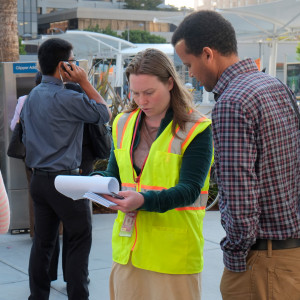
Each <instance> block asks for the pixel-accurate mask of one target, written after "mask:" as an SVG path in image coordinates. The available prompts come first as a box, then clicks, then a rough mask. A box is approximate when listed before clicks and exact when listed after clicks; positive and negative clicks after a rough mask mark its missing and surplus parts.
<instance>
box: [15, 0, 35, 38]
mask: <svg viewBox="0 0 300 300" xmlns="http://www.w3.org/2000/svg"><path fill="white" fill-rule="evenodd" d="M17 18H18V31H19V35H20V36H21V37H22V38H36V37H37V33H38V23H37V0H18V17H17Z"/></svg>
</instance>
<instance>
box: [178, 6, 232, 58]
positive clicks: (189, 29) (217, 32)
mask: <svg viewBox="0 0 300 300" xmlns="http://www.w3.org/2000/svg"><path fill="white" fill-rule="evenodd" d="M181 40H184V41H185V45H186V51H187V53H189V54H193V55H195V56H198V55H200V54H201V53H202V51H203V48H204V47H209V48H211V49H214V50H217V51H218V52H219V53H220V54H222V55H224V56H229V55H231V54H237V41H236V35H235V30H234V28H233V26H232V25H231V23H230V22H229V21H227V20H226V19H225V18H224V17H223V16H222V15H221V14H219V13H217V12H215V11H211V10H201V11H197V12H194V13H191V14H190V15H188V16H187V17H185V18H184V20H183V21H182V22H181V23H180V24H179V26H178V27H177V29H176V30H175V32H174V34H173V36H172V45H173V46H175V45H176V44H177V43H178V42H179V41H181Z"/></svg>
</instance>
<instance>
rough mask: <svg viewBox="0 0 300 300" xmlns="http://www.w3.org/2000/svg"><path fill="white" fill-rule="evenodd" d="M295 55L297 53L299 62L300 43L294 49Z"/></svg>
mask: <svg viewBox="0 0 300 300" xmlns="http://www.w3.org/2000/svg"><path fill="white" fill-rule="evenodd" d="M296 53H297V60H300V43H298V46H297V48H296Z"/></svg>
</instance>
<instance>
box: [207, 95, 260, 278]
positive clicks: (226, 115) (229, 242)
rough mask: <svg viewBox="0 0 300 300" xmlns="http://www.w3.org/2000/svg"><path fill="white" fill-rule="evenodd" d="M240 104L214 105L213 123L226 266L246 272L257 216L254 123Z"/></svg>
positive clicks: (220, 103) (223, 102)
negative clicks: (224, 235) (224, 232)
mask: <svg viewBox="0 0 300 300" xmlns="http://www.w3.org/2000/svg"><path fill="white" fill-rule="evenodd" d="M252 119H253V118H251V114H250V113H249V112H247V111H244V109H243V106H242V104H240V103H234V102H230V101H221V102H217V104H216V105H215V108H214V111H213V114H212V121H213V123H212V124H213V125H212V126H213V127H212V128H213V139H214V147H215V165H216V172H217V182H218V188H219V194H220V201H219V209H220V212H221V223H222V226H223V228H224V229H225V231H226V237H225V238H224V239H223V240H222V241H221V248H222V250H223V260H224V264H225V267H226V268H227V269H229V270H231V271H234V272H243V271H246V257H247V254H248V251H249V249H250V247H251V245H252V244H254V242H255V237H256V231H257V225H258V220H259V215H260V210H259V205H258V195H259V186H258V181H257V177H256V172H255V168H256V167H257V160H258V157H257V149H256V146H255V145H256V133H255V122H254V121H253V120H252Z"/></svg>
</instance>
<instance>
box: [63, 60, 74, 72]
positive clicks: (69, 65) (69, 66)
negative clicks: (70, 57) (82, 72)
mask: <svg viewBox="0 0 300 300" xmlns="http://www.w3.org/2000/svg"><path fill="white" fill-rule="evenodd" d="M63 63H65V64H66V65H67V66H68V68H69V69H70V70H71V71H73V68H72V66H71V64H70V63H69V62H67V61H63ZM61 68H62V69H63V70H64V71H65V72H67V73H68V74H69V75H70V73H69V72H68V70H67V69H66V68H65V66H64V64H62V65H61Z"/></svg>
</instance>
